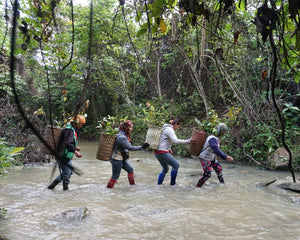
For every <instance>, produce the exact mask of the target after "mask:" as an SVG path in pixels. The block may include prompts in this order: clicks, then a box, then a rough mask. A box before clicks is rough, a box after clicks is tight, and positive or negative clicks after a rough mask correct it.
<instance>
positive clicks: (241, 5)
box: [235, 0, 246, 11]
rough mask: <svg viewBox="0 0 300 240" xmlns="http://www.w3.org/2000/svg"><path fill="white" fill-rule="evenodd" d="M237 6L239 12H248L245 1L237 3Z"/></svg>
mask: <svg viewBox="0 0 300 240" xmlns="http://www.w3.org/2000/svg"><path fill="white" fill-rule="evenodd" d="M235 5H236V8H237V9H238V10H239V11H245V10H246V5H245V0H240V1H237V3H236V4H235Z"/></svg>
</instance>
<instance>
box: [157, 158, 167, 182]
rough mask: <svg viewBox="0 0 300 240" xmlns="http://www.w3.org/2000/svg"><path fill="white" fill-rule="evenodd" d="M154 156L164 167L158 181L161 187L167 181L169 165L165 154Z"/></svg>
mask: <svg viewBox="0 0 300 240" xmlns="http://www.w3.org/2000/svg"><path fill="white" fill-rule="evenodd" d="M154 155H155V157H156V159H157V160H158V161H159V163H160V165H161V167H162V170H161V172H160V173H159V175H158V180H157V184H158V185H161V184H162V183H163V181H164V179H165V176H166V174H167V172H168V171H169V165H168V164H167V163H166V162H165V159H164V156H163V155H164V154H154Z"/></svg>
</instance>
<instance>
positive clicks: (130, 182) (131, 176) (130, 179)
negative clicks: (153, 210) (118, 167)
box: [128, 173, 135, 185]
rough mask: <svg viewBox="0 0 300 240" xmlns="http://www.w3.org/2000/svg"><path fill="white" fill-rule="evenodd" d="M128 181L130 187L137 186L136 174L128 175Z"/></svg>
mask: <svg viewBox="0 0 300 240" xmlns="http://www.w3.org/2000/svg"><path fill="white" fill-rule="evenodd" d="M128 181H129V184H130V185H135V182H134V173H128Z"/></svg>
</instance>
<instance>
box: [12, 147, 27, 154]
mask: <svg viewBox="0 0 300 240" xmlns="http://www.w3.org/2000/svg"><path fill="white" fill-rule="evenodd" d="M24 149H25V148H24V147H17V148H15V149H13V150H12V151H10V152H9V153H8V155H11V154H15V153H18V152H20V151H22V150H24Z"/></svg>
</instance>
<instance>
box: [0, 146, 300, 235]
mask: <svg viewBox="0 0 300 240" xmlns="http://www.w3.org/2000/svg"><path fill="white" fill-rule="evenodd" d="M80 147H81V149H82V154H83V157H82V158H80V159H74V161H73V165H74V166H75V167H77V168H79V169H80V170H81V171H82V172H83V174H82V175H81V176H78V175H76V174H73V175H72V177H71V183H70V185H69V191H63V190H62V185H61V184H60V185H58V186H57V187H56V188H55V189H54V190H49V189H47V186H48V184H49V183H50V179H49V178H50V175H51V171H52V169H53V163H52V164H47V165H43V166H27V167H25V168H24V169H22V170H21V171H18V172H15V173H13V174H10V175H9V176H7V177H2V178H0V208H3V207H4V208H5V209H7V215H6V217H5V219H2V220H0V239H1V237H3V238H4V237H5V238H7V239H10V240H18V239H20V240H21V239H22V240H24V239H25V240H27V239H43V240H45V239H49V240H50V239H51V240H52V239H55V240H60V239H61V240H62V239H72V240H73V239H82V240H85V239H86V240H88V239H89V240H91V239H97V240H98V239H99V240H100V239H105V240H106V239H112V240H116V239H120V240H124V239H136V240H141V239H153V240H154V239H168V240H170V239H174V240H175V239H176V240H180V239H182V240H183V239H189V240H190V239H191V240H193V239H200V240H201V239H205V240H210V239H222V240H235V239H236V240H242V239H247V240H259V239H261V240H273V239H285V240H300V211H299V210H300V204H299V202H298V203H297V202H294V201H292V200H291V198H290V197H288V196H287V195H286V194H284V193H283V194H276V193H274V192H272V191H268V190H267V189H266V188H263V187H260V185H259V183H266V182H270V181H272V180H273V179H276V178H285V177H287V176H289V175H290V173H289V172H276V171H265V170H262V169H259V168H255V167H248V166H240V165H235V164H230V163H222V166H223V175H224V179H225V183H226V184H225V185H220V184H219V183H218V179H217V177H216V174H215V172H213V171H212V177H211V178H210V180H208V182H207V183H205V185H204V186H203V187H202V188H196V187H195V185H196V183H197V181H198V179H199V177H200V174H201V173H202V167H201V165H200V163H199V161H198V160H197V159H196V158H180V157H176V159H177V160H178V162H179V164H180V168H179V172H178V176H177V185H175V186H170V185H169V183H170V173H168V175H167V176H166V178H165V181H164V184H163V185H160V186H159V185H157V184H156V183H157V177H158V174H159V172H160V171H161V166H160V165H159V163H158V161H157V160H156V159H155V157H154V155H153V153H151V152H149V151H139V152H130V159H129V163H130V164H131V165H132V166H133V168H134V171H135V182H136V185H134V186H130V185H129V184H128V180H127V174H126V172H125V171H123V170H122V172H121V176H120V178H119V180H118V184H116V185H115V187H114V188H113V189H107V188H106V184H107V182H108V180H109V178H110V176H111V164H110V162H107V161H99V160H97V159H96V151H97V143H93V142H80ZM57 174H58V170H56V172H55V176H56V175H57ZM296 177H297V179H299V174H298V173H297V174H296ZM51 180H52V179H51ZM298 181H299V180H298ZM84 207H86V208H87V209H88V212H87V216H86V217H84V218H82V219H66V218H59V217H58V216H60V214H61V213H62V212H65V211H69V210H74V209H78V208H84Z"/></svg>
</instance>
